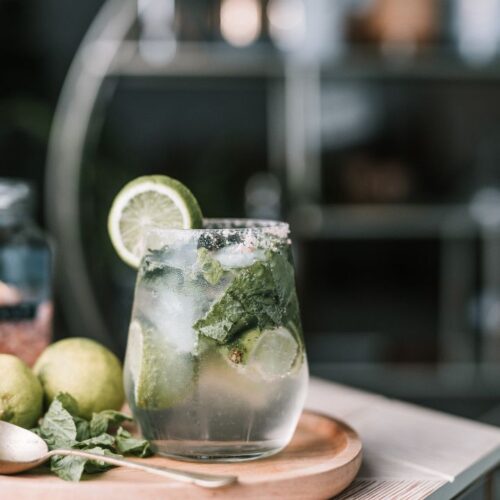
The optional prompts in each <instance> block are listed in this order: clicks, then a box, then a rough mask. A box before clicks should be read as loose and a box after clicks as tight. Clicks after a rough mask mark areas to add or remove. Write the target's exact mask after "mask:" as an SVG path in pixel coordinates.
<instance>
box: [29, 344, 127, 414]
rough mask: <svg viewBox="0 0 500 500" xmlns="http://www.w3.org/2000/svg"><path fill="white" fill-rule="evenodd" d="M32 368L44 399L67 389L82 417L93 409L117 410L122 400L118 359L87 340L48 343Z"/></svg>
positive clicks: (123, 398)
mask: <svg viewBox="0 0 500 500" xmlns="http://www.w3.org/2000/svg"><path fill="white" fill-rule="evenodd" d="M33 370H34V372H35V374H36V375H38V378H39V379H40V382H41V383H42V387H43V389H44V391H45V397H46V399H47V402H51V401H52V399H54V397H55V396H56V395H57V394H58V393H59V392H67V393H69V394H71V396H73V397H74V398H75V400H76V401H77V403H78V410H79V414H80V416H81V417H84V418H90V417H91V416H92V413H93V412H99V411H102V410H108V409H114V410H119V409H120V408H121V407H122V405H123V402H124V400H125V395H124V391H123V377H122V367H121V364H120V362H119V361H118V358H117V357H116V356H115V355H114V354H113V353H112V352H111V351H109V350H108V349H106V348H105V347H104V346H103V345H101V344H99V343H98V342H95V341H94V340H91V339H85V338H78V337H75V338H69V339H64V340H60V341H59V342H56V343H54V344H52V345H50V346H49V347H47V349H45V351H44V352H43V353H42V355H41V356H40V357H39V358H38V361H37V362H36V364H35V366H34V368H33Z"/></svg>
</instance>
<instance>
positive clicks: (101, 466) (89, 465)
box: [85, 447, 122, 474]
mask: <svg viewBox="0 0 500 500" xmlns="http://www.w3.org/2000/svg"><path fill="white" fill-rule="evenodd" d="M86 451H89V452H90V453H95V454H96V455H105V456H107V457H114V458H122V456H121V455H117V454H116V453H113V452H111V451H109V450H106V449H105V448H101V447H95V448H89V449H88V450H86ZM112 467H114V465H111V464H107V463H104V462H101V461H100V460H88V461H87V462H86V464H85V472H86V473H87V474H95V473H97V472H104V471H106V470H108V469H111V468H112Z"/></svg>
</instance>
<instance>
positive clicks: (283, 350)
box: [219, 326, 300, 381]
mask: <svg viewBox="0 0 500 500" xmlns="http://www.w3.org/2000/svg"><path fill="white" fill-rule="evenodd" d="M219 349H220V352H221V354H222V355H223V356H224V358H225V359H226V361H228V362H229V364H230V365H232V366H233V367H234V368H237V369H238V370H239V371H241V372H242V373H246V374H248V375H250V376H253V377H255V376H256V377H258V378H260V379H264V380H267V381H271V380H276V379H279V378H282V377H285V376H287V375H290V374H292V373H293V372H295V371H296V370H295V369H296V365H297V362H298V358H299V355H300V346H299V342H298V341H297V339H296V337H295V336H294V335H293V334H292V333H291V332H290V330H288V329H287V328H285V327H284V326H279V327H277V328H270V329H265V330H262V331H261V330H259V329H258V328H254V329H251V330H247V331H246V332H243V333H242V334H240V335H239V336H238V337H237V338H236V339H235V340H233V341H232V342H230V343H228V344H226V345H223V346H221V347H220V348H219Z"/></svg>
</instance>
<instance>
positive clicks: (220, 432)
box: [125, 219, 308, 461]
mask: <svg viewBox="0 0 500 500" xmlns="http://www.w3.org/2000/svg"><path fill="white" fill-rule="evenodd" d="M146 247H147V248H148V250H147V252H146V253H145V255H144V257H143V259H142V262H141V265H140V268H139V273H138V277H137V284H136V288H135V297H134V305H133V311H132V320H131V325H130V330H129V337H128V344H127V354H126V359H125V389H126V392H127V396H128V400H129V402H130V406H131V409H132V411H133V413H134V416H135V418H136V419H137V421H138V422H139V424H140V426H141V429H142V432H143V434H144V436H145V437H146V438H147V439H149V440H151V442H152V444H153V447H154V448H155V450H156V451H157V452H158V453H160V454H163V455H169V456H174V457H177V458H181V459H187V460H204V461H241V460H250V459H255V458H259V457H264V456H269V455H272V454H274V453H277V452H278V451H280V450H281V449H282V448H283V447H284V446H286V444H287V443H288V442H289V441H290V439H291V438H292V435H293V432H294V430H295V427H296V425H297V421H298V419H299V416H300V413H301V411H302V408H303V404H304V399H305V395H306V389H307V380H308V368H307V360H306V355H305V351H304V341H303V337H302V329H301V323H300V316H299V306H298V301H297V295H296V291H295V279H294V269H293V264H292V257H291V248H290V239H289V229H288V225H287V224H285V223H283V222H274V221H257V220H247V219H244V220H236V219H207V220H205V224H204V228H203V229H151V230H150V231H149V232H148V236H147V244H146Z"/></svg>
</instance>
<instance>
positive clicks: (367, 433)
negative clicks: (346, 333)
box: [306, 378, 500, 500]
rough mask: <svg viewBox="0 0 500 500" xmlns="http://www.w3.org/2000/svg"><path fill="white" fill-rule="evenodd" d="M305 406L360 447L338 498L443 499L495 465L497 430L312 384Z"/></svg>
mask: <svg viewBox="0 0 500 500" xmlns="http://www.w3.org/2000/svg"><path fill="white" fill-rule="evenodd" d="M306 407H307V408H308V409H311V410H314V411H318V412H321V413H324V414H328V415H331V416H334V417H337V418H339V419H341V420H343V421H344V422H346V423H348V424H349V425H350V426H351V427H353V428H354V429H355V430H356V431H357V432H358V433H359V435H360V436H361V439H362V441H363V465H362V467H361V470H360V472H359V474H358V477H357V478H356V480H355V481H354V483H353V484H352V485H351V486H350V487H349V489H348V490H346V492H344V493H343V494H341V495H340V496H339V497H338V498H341V499H350V500H351V499H352V500H354V499H355V500H365V499H366V500H376V499H383V500H389V499H394V500H396V499H397V500H410V499H411V500H416V499H421V498H431V499H450V498H453V497H454V496H455V495H457V494H458V493H460V492H461V491H463V490H464V489H465V488H467V487H468V486H469V485H471V484H472V483H473V482H474V481H476V479H478V478H480V477H481V476H483V475H485V474H486V473H487V472H488V471H490V470H491V469H493V468H494V467H496V466H499V465H500V428H497V427H493V426H489V425H485V424H481V423H478V422H474V421H472V420H467V419H464V418H460V417H455V416H452V415H447V414H445V413H440V412H437V411H433V410H429V409H426V408H422V407H419V406H416V405H412V404H408V403H403V402H401V401H396V400H392V399H388V398H385V397H383V396H378V395H375V394H372V393H368V392H364V391H360V390H356V389H351V388H349V387H346V386H343V385H339V384H335V383H332V382H327V381H325V380H322V379H317V378H312V379H311V383H310V387H309V396H308V400H307V403H306Z"/></svg>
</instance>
